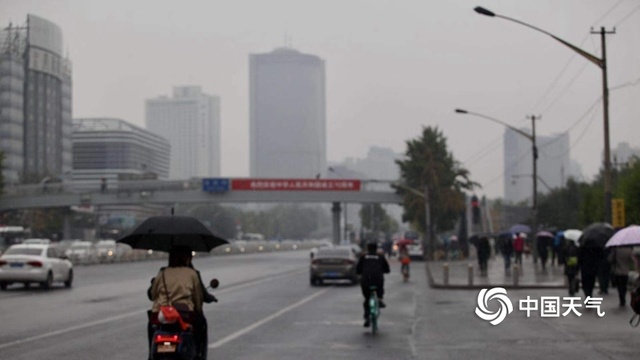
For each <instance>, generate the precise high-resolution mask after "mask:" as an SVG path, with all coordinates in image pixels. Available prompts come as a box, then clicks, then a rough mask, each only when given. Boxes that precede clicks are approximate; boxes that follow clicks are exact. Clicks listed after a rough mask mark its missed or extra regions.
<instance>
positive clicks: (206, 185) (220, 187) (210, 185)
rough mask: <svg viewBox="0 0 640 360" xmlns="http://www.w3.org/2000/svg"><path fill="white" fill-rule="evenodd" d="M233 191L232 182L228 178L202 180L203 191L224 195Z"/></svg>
mask: <svg viewBox="0 0 640 360" xmlns="http://www.w3.org/2000/svg"><path fill="white" fill-rule="evenodd" d="M230 189H231V182H230V181H229V179H226V178H205V179H202V191H206V192H212V193H224V192H227V191H229V190H230Z"/></svg>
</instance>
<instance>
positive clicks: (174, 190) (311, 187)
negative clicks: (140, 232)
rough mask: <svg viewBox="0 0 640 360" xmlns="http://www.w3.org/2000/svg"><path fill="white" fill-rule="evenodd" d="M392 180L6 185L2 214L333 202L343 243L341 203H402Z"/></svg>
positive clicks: (0, 199)
mask: <svg viewBox="0 0 640 360" xmlns="http://www.w3.org/2000/svg"><path fill="white" fill-rule="evenodd" d="M392 184H393V182H391V181H378V180H355V179H251V178H203V179H190V180H179V181H175V180H172V181H168V180H141V181H118V182H117V183H114V184H108V185H107V186H106V188H101V184H100V182H62V183H48V184H37V185H19V186H6V187H5V189H4V193H3V194H2V196H0V213H1V212H3V211H8V210H20V209H33V208H55V207H72V206H77V207H85V208H87V207H91V206H97V207H100V206H101V205H144V204H161V205H167V206H175V205H177V204H193V203H219V204H223V203H332V204H333V206H332V214H333V238H334V242H336V243H338V242H339V241H340V214H341V211H342V210H341V205H340V204H341V203H358V204H367V203H382V204H402V202H403V199H402V197H401V196H400V195H397V194H396V193H395V190H394V189H393V188H392Z"/></svg>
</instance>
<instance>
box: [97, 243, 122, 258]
mask: <svg viewBox="0 0 640 360" xmlns="http://www.w3.org/2000/svg"><path fill="white" fill-rule="evenodd" d="M95 249H96V257H97V258H98V261H99V262H114V261H116V257H117V256H118V253H117V250H116V241H115V240H100V241H98V243H96V246H95Z"/></svg>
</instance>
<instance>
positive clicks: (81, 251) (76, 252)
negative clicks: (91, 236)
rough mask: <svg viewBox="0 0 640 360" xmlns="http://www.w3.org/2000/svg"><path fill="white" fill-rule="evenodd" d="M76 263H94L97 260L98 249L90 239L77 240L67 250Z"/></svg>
mask: <svg viewBox="0 0 640 360" xmlns="http://www.w3.org/2000/svg"><path fill="white" fill-rule="evenodd" d="M65 254H66V256H67V258H69V260H71V261H72V262H73V263H74V264H92V263H95V262H96V261H97V256H96V249H95V247H94V246H93V243H91V242H90V241H75V242H73V243H72V244H71V246H70V247H69V248H68V249H67V250H66V251H65Z"/></svg>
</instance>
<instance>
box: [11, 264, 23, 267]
mask: <svg viewBox="0 0 640 360" xmlns="http://www.w3.org/2000/svg"><path fill="white" fill-rule="evenodd" d="M11 267H15V268H21V267H22V263H11Z"/></svg>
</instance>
